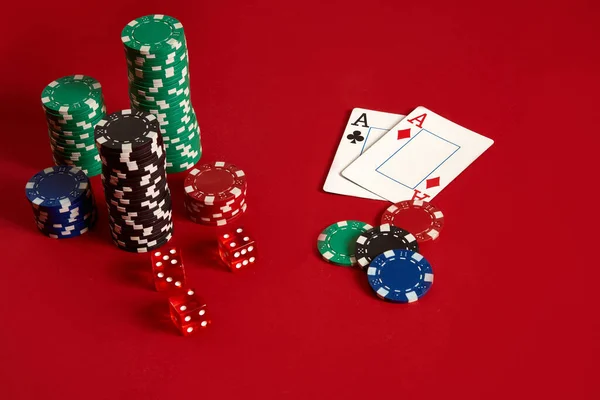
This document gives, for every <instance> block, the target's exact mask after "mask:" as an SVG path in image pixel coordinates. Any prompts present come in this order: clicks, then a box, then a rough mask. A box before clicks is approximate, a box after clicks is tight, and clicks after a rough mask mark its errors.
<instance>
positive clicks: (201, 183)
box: [184, 161, 248, 226]
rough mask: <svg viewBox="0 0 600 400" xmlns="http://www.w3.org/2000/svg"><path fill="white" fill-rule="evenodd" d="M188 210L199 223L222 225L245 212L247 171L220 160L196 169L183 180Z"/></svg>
mask: <svg viewBox="0 0 600 400" xmlns="http://www.w3.org/2000/svg"><path fill="white" fill-rule="evenodd" d="M184 189H185V194H186V197H185V209H186V212H187V215H188V217H189V218H190V219H191V220H192V221H194V222H196V223H199V224H204V225H211V226H222V225H227V224H229V223H231V222H233V221H235V220H237V219H238V218H239V217H240V216H241V215H242V214H244V212H245V211H246V209H247V207H248V205H247V204H246V190H247V183H246V174H245V173H244V171H242V170H241V169H239V168H238V167H236V166H235V165H233V164H229V163H226V162H223V161H218V162H215V163H213V164H203V165H200V166H196V167H195V168H193V169H192V170H191V171H190V172H189V173H188V175H187V177H186V178H185V181H184Z"/></svg>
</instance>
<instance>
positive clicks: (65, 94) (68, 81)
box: [41, 75, 106, 176]
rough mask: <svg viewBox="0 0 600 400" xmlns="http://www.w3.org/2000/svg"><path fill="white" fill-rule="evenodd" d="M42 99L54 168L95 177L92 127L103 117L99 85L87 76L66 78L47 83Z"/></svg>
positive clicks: (97, 163)
mask: <svg viewBox="0 0 600 400" xmlns="http://www.w3.org/2000/svg"><path fill="white" fill-rule="evenodd" d="M41 97H42V107H43V109H44V112H45V113H46V122H47V123H48V136H49V138H50V147H51V148H52V155H53V158H54V162H55V164H56V165H72V166H76V167H79V168H81V169H82V170H83V171H84V172H85V173H86V174H87V175H88V176H95V175H98V174H99V173H100V171H101V166H100V157H99V156H98V151H97V149H96V146H95V143H94V127H95V126H96V123H98V121H100V120H101V119H102V118H104V115H105V113H106V107H105V106H104V99H103V96H102V88H101V86H100V83H99V82H98V81H97V80H95V79H94V78H91V77H89V76H84V75H71V76H65V77H63V78H60V79H57V80H55V81H52V82H50V83H49V84H48V85H47V86H46V87H45V88H44V90H43V91H42V96H41Z"/></svg>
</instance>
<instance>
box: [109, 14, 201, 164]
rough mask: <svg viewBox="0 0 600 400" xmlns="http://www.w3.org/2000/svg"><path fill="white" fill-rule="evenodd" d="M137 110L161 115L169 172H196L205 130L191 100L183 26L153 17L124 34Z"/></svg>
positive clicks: (163, 17)
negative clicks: (201, 131)
mask: <svg viewBox="0 0 600 400" xmlns="http://www.w3.org/2000/svg"><path fill="white" fill-rule="evenodd" d="M121 40H122V41H123V44H124V45H125V57H126V59H127V69H128V76H129V99H130V101H131V107H132V108H135V109H137V110H140V111H145V112H149V113H151V114H154V115H156V117H157V119H158V121H159V123H160V131H161V134H162V137H163V140H164V144H165V150H166V153H167V172H168V173H175V172H182V171H186V170H188V169H190V168H191V167H193V166H194V165H195V164H196V163H197V162H198V161H199V160H200V157H201V156H202V145H201V143H200V126H199V125H198V121H197V119H196V113H195V112H194V107H193V106H192V101H191V97H190V75H189V68H188V61H189V59H188V51H187V47H186V40H185V34H184V32H183V26H182V25H181V22H179V21H178V20H176V19H175V18H172V17H169V16H166V15H147V16H145V17H141V18H137V19H134V20H133V21H131V22H130V23H128V24H127V25H126V26H125V28H124V29H123V32H122V33H121Z"/></svg>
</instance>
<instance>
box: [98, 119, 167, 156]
mask: <svg viewBox="0 0 600 400" xmlns="http://www.w3.org/2000/svg"><path fill="white" fill-rule="evenodd" d="M159 135H160V127H159V123H158V119H157V118H156V116H154V115H152V114H150V113H146V112H142V111H137V110H121V111H117V112H114V113H112V114H110V115H107V116H106V117H104V118H103V119H101V120H100V122H98V124H97V125H96V128H95V130H94V136H95V138H96V145H97V146H99V147H101V148H102V151H101V153H104V152H106V153H108V154H114V153H116V152H123V151H128V150H141V149H144V148H145V147H146V146H148V147H150V146H151V145H152V143H156V142H157V141H158V138H159Z"/></svg>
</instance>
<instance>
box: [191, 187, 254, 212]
mask: <svg viewBox="0 0 600 400" xmlns="http://www.w3.org/2000/svg"><path fill="white" fill-rule="evenodd" d="M244 201H246V193H245V192H244V193H243V194H242V195H241V196H239V197H238V198H236V199H234V200H230V201H228V202H225V203H217V204H213V205H206V204H202V203H200V202H198V201H196V200H194V199H192V198H190V197H187V196H186V198H185V204H186V205H188V206H190V208H192V209H193V210H194V211H198V212H208V213H219V212H229V211H231V210H234V209H236V208H240V207H241V206H242V204H243V203H244Z"/></svg>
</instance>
